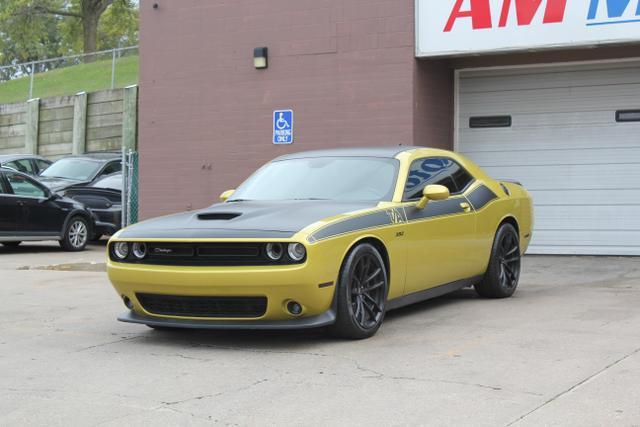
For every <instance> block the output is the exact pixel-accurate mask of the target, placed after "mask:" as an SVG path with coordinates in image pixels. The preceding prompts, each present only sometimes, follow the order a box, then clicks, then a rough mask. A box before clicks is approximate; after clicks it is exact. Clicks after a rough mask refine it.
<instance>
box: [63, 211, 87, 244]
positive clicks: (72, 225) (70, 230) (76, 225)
mask: <svg viewBox="0 0 640 427" xmlns="http://www.w3.org/2000/svg"><path fill="white" fill-rule="evenodd" d="M88 241H89V223H88V222H87V220H86V219H84V218H83V217H81V216H75V217H73V218H71V220H70V221H69V224H67V229H66V230H65V232H64V236H63V238H62V240H60V246H61V247H62V249H64V250H65V251H69V252H78V251H83V250H84V249H85V247H86V246H87V242H88Z"/></svg>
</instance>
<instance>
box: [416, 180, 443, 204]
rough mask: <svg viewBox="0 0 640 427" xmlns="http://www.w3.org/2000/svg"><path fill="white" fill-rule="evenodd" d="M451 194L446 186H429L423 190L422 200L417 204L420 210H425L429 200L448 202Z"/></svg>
mask: <svg viewBox="0 0 640 427" xmlns="http://www.w3.org/2000/svg"><path fill="white" fill-rule="evenodd" d="M450 195H451V194H450V193H449V189H448V188H447V187H445V186H444V185H427V186H426V187H424V190H422V199H420V201H419V202H418V203H417V204H416V207H417V208H418V209H424V207H425V206H427V203H429V200H446V199H448V198H449V196H450Z"/></svg>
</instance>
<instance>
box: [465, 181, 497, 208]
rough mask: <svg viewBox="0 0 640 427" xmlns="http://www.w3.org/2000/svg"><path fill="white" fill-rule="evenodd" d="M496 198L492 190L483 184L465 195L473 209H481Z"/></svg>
mask: <svg viewBox="0 0 640 427" xmlns="http://www.w3.org/2000/svg"><path fill="white" fill-rule="evenodd" d="M497 198H498V196H496V195H495V193H494V192H493V191H491V190H490V189H489V188H487V187H485V186H484V185H481V186H480V187H478V188H476V189H475V190H473V191H472V192H471V194H469V196H468V197H467V199H469V202H470V203H471V204H472V205H473V208H474V209H475V210H480V209H482V208H483V207H485V205H487V204H488V203H489V202H490V201H492V200H494V199H497Z"/></svg>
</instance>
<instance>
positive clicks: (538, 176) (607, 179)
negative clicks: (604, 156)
mask: <svg viewBox="0 0 640 427" xmlns="http://www.w3.org/2000/svg"><path fill="white" fill-rule="evenodd" d="M471 159H473V156H471ZM479 164H480V165H482V163H479ZM485 171H486V172H488V173H489V175H490V176H492V177H494V178H498V179H515V180H518V181H520V182H522V183H523V184H524V186H525V187H527V189H530V190H546V189H550V188H555V189H564V190H570V189H592V190H606V189H614V190H620V189H634V188H638V186H639V185H640V167H637V165H633V164H632V165H616V164H602V165H597V166H592V165H570V166H543V167H540V166H488V167H485Z"/></svg>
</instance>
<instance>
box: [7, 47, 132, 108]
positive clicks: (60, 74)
mask: <svg viewBox="0 0 640 427" xmlns="http://www.w3.org/2000/svg"><path fill="white" fill-rule="evenodd" d="M136 83H138V57H137V56H127V57H123V58H120V59H119V60H118V62H117V67H116V87H125V86H129V85H132V84H136ZM110 87H111V60H102V61H96V62H92V63H90V64H80V65H75V66H73V67H67V68H61V69H58V70H53V71H49V72H46V73H39V74H36V77H35V81H34V86H33V96H34V97H37V98H46V97H49V96H59V95H73V94H74V93H77V92H80V91H85V92H94V91H97V90H103V89H109V88H110ZM28 94H29V77H21V78H18V79H14V80H11V81H8V82H4V83H0V104H7V103H12V102H25V101H26V100H27V98H28V97H29V95H28Z"/></svg>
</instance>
